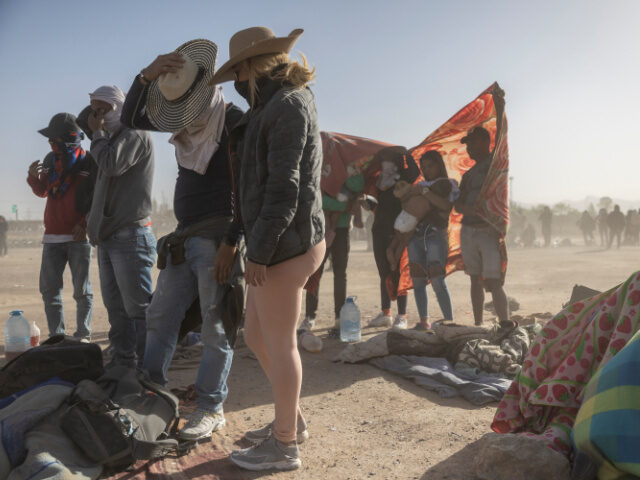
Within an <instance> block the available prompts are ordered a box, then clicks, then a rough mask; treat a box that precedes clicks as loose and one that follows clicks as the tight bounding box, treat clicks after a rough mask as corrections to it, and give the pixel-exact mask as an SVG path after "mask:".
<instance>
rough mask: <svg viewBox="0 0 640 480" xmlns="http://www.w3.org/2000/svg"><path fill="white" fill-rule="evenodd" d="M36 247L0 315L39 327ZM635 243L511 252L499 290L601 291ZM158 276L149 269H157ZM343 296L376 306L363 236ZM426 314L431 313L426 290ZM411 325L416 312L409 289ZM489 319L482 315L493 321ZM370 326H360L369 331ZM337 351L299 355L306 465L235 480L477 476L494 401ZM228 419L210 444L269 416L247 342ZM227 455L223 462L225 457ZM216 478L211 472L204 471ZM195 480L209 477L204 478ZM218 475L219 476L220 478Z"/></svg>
mask: <svg viewBox="0 0 640 480" xmlns="http://www.w3.org/2000/svg"><path fill="white" fill-rule="evenodd" d="M40 255H41V250H40V249H39V248H28V249H27V248H25V249H17V250H12V251H11V252H10V255H9V256H8V257H4V258H0V312H2V315H3V316H4V317H7V316H8V313H9V311H10V310H13V309H22V310H24V312H25V315H26V317H27V318H28V319H35V320H36V321H37V322H38V324H39V325H40V327H41V328H42V330H43V335H45V334H46V321H45V318H44V312H43V308H42V302H41V300H40V296H39V293H38V271H39V265H40ZM639 257H640V248H631V247H626V248H623V249H621V250H617V251H616V250H612V251H599V250H596V249H588V248H584V247H567V248H558V249H546V250H543V249H534V250H512V251H510V264H509V272H508V276H507V283H506V290H507V293H508V295H510V296H512V297H515V298H516V299H517V300H518V301H519V302H520V304H521V310H520V311H518V312H517V313H520V314H525V315H526V314H529V313H533V312H544V311H552V312H554V313H555V312H556V311H558V310H559V309H560V308H561V304H562V303H563V302H564V301H566V300H567V299H568V297H569V295H570V292H571V288H572V287H573V285H574V284H576V283H579V284H584V285H587V286H590V287H592V288H596V289H606V288H609V287H611V286H613V285H615V284H617V283H619V282H621V281H623V280H625V279H626V278H627V276H628V275H629V274H631V273H632V272H633V271H634V270H636V269H638V268H639V266H640V265H639V263H640V262H639V261H638V260H639ZM155 273H157V272H155ZM65 275H66V277H65V285H66V286H65V296H64V299H65V302H66V303H65V313H66V315H67V318H68V319H71V326H73V322H74V321H75V315H74V304H73V299H72V296H71V295H72V294H71V290H70V284H71V282H70V277H69V273H68V272H66V274H65ZM348 275H349V287H348V293H349V295H357V296H358V303H359V306H360V309H361V312H362V317H363V323H366V321H367V319H369V318H371V317H372V316H375V315H376V314H377V312H378V309H379V294H378V283H377V274H376V270H375V265H374V263H373V256H372V254H371V253H370V252H366V251H364V243H362V242H354V245H353V246H352V253H351V257H350V263H349V271H348ZM92 280H93V284H94V293H95V308H94V317H93V329H94V340H96V341H98V342H100V343H102V344H103V345H104V343H105V338H106V332H107V326H108V324H107V317H106V311H105V309H104V307H103V305H102V300H101V296H100V292H99V290H100V289H99V283H98V275H97V265H95V261H94V265H93V267H92ZM449 288H450V290H451V292H452V297H453V304H454V315H455V318H456V321H458V322H460V323H466V324H471V323H473V319H472V315H471V312H470V309H471V305H470V300H469V295H468V279H467V278H466V277H465V275H464V274H463V273H456V274H454V275H452V276H451V277H449ZM320 294H321V302H320V311H319V320H318V324H317V326H316V333H318V334H319V335H321V336H324V335H325V334H326V330H327V328H328V327H329V326H330V325H331V324H332V323H333V315H332V309H333V306H332V301H333V300H332V298H333V297H332V278H331V273H330V272H327V273H326V275H325V277H324V279H323V283H322V287H321V292H320ZM429 300H430V313H431V314H432V317H433V318H434V319H437V318H439V311H438V308H437V303H436V302H435V297H434V295H433V292H431V291H430V292H429ZM409 317H410V321H411V323H413V322H415V320H416V309H415V304H414V302H413V296H412V294H411V296H410V301H409ZM490 318H491V316H490V315H487V317H486V319H487V320H489V319H490ZM374 333H376V330H371V329H365V330H364V331H363V334H364V336H365V338H366V337H368V336H370V335H372V334H374ZM340 348H341V344H339V342H337V341H335V340H327V339H325V350H324V351H323V352H322V353H320V354H309V353H303V354H302V359H303V363H304V380H303V387H302V400H301V404H302V408H303V409H304V411H305V413H306V416H307V419H308V422H309V428H310V432H311V439H310V441H309V442H308V443H306V444H304V445H303V446H302V448H301V450H302V455H303V457H302V458H303V467H302V469H301V470H299V471H298V472H294V473H282V474H278V475H277V476H276V475H258V474H249V473H247V474H244V473H240V472H238V475H237V476H236V475H235V474H234V475H233V477H234V478H259V477H260V478H272V477H277V478H283V479H285V478H300V479H319V478H326V479H363V478H372V479H425V480H426V479H465V480H466V479H473V475H472V474H471V473H470V469H469V468H470V465H471V463H472V460H473V456H474V445H473V442H474V441H475V440H477V439H478V438H480V437H481V436H482V435H484V434H485V433H487V432H488V431H489V424H490V422H491V419H492V416H493V413H494V410H495V405H490V406H487V407H474V406H473V405H471V404H469V403H467V402H466V401H464V400H461V399H442V398H440V397H439V396H438V395H437V394H435V393H432V392H428V391H426V390H423V389H421V388H419V387H417V386H415V385H413V384H412V383H411V382H410V381H407V380H404V379H401V378H398V377H396V376H394V375H392V374H389V373H385V372H383V371H380V370H378V369H377V368H375V367H372V366H369V365H341V364H336V363H333V362H332V361H331V358H332V357H333V356H334V355H335V353H336V352H338V351H339V350H340ZM171 378H172V384H173V386H177V385H180V384H188V383H192V382H193V380H194V378H195V372H194V371H193V370H173V371H172V373H171ZM225 411H226V417H227V422H228V426H227V428H226V429H225V430H224V431H223V432H222V434H221V437H220V438H219V439H217V441H216V444H219V445H222V447H223V448H225V449H229V450H230V449H233V448H235V445H234V444H235V442H237V441H238V440H239V439H240V438H241V436H242V434H243V432H244V431H245V429H249V428H256V427H258V426H262V425H263V424H264V423H266V422H268V421H270V420H271V419H272V416H273V408H272V405H271V392H270V388H269V386H268V383H267V382H266V379H265V377H264V375H263V374H262V372H261V370H260V367H259V365H258V363H257V361H255V360H254V359H253V358H251V356H250V355H249V352H248V350H247V349H246V348H244V347H243V348H239V349H238V350H237V352H236V356H235V359H234V363H233V368H232V371H231V375H230V378H229V398H228V400H227V403H226V405H225ZM227 461H228V460H227ZM212 474H213V475H215V472H213V471H212ZM199 478H207V476H200V477H199ZM216 478H217V477H216Z"/></svg>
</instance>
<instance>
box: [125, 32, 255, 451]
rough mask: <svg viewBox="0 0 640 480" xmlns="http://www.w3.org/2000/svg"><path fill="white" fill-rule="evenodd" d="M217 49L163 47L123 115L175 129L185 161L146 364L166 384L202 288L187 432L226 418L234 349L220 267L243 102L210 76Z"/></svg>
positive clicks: (200, 431)
mask: <svg viewBox="0 0 640 480" xmlns="http://www.w3.org/2000/svg"><path fill="white" fill-rule="evenodd" d="M216 55H217V47H216V45H215V44H214V43H213V42H210V41H208V40H194V41H191V42H187V43H185V44H184V45H182V46H180V47H179V48H178V49H177V50H176V51H175V52H172V53H169V54H166V55H160V56H158V57H157V58H156V59H155V60H154V61H153V62H152V63H151V64H150V65H149V66H148V67H146V68H144V69H143V70H142V72H141V73H140V74H139V75H138V76H136V78H135V80H134V81H133V84H132V85H131V88H130V89H129V93H128V95H127V99H126V101H125V103H124V107H123V111H122V117H121V121H122V123H124V124H125V125H127V126H129V127H132V128H137V129H144V130H160V131H171V132H173V135H172V137H171V139H170V140H169V142H170V143H172V144H174V145H175V150H176V159H177V161H178V179H177V181H176V187H175V194H174V202H173V205H174V213H175V215H176V218H177V220H178V228H177V230H176V231H175V232H174V233H172V234H170V235H168V236H167V237H164V238H163V239H160V241H159V242H158V255H159V267H160V268H162V267H164V268H163V269H162V270H161V271H160V275H159V277H158V281H157V284H156V290H155V292H154V295H153V299H152V301H151V304H150V305H149V308H148V309H147V318H146V320H147V344H146V351H145V356H144V361H143V368H144V369H145V370H147V372H148V373H149V375H150V377H151V379H152V380H153V381H155V382H157V383H159V384H162V385H166V383H167V378H166V372H167V369H168V368H169V364H170V362H171V358H172V357H173V354H174V351H175V347H176V342H177V340H178V334H179V331H180V324H181V321H182V319H183V318H184V317H185V312H186V311H187V310H188V309H189V307H190V306H191V305H192V304H193V302H194V301H195V300H196V299H197V298H198V297H199V299H200V311H201V314H202V335H201V340H202V343H203V350H202V359H201V361H200V368H199V370H198V376H197V379H196V383H195V386H196V393H197V398H196V403H197V409H196V411H195V412H194V413H193V414H192V415H191V416H190V418H189V421H188V422H187V424H186V425H185V426H184V427H183V428H182V430H180V432H179V436H180V437H181V438H183V439H187V440H198V439H201V438H204V437H208V436H211V434H212V433H213V432H214V431H217V430H219V429H221V428H222V427H224V425H225V418H224V414H223V408H222V405H223V402H224V400H225V399H226V396H227V383H226V381H227V376H228V374H229V370H230V368H231V361H232V358H233V350H232V348H231V346H230V344H229V341H228V339H227V336H226V334H225V329H224V326H223V323H222V312H221V308H220V305H221V304H222V297H223V295H224V292H225V288H224V287H223V285H221V284H220V282H216V280H215V279H214V276H213V274H212V269H213V264H214V260H215V256H216V253H217V251H218V249H219V247H220V242H221V241H222V238H223V236H224V235H225V233H226V230H227V228H228V227H229V225H230V224H231V221H232V218H233V174H232V169H231V162H230V158H229V132H230V131H231V129H232V128H233V126H234V125H235V124H236V122H237V121H238V120H239V119H240V117H242V113H243V112H242V110H240V109H239V108H238V107H236V106H235V105H233V104H231V103H225V101H224V97H223V96H222V91H221V90H220V89H219V88H212V87H210V86H209V85H208V84H207V82H208V81H209V80H210V79H211V77H212V75H213V73H214V65H215V59H216ZM227 268H228V269H230V268H231V265H227V266H226V267H225V271H226V269H227ZM226 273H227V274H228V273H229V272H226ZM227 276H228V275H227Z"/></svg>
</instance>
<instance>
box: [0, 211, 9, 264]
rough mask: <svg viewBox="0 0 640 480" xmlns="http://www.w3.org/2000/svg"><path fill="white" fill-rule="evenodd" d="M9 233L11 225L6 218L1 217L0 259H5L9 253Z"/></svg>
mask: <svg viewBox="0 0 640 480" xmlns="http://www.w3.org/2000/svg"><path fill="white" fill-rule="evenodd" d="M8 231H9V223H8V222H7V219H6V218H4V217H3V216H2V215H0V257H4V256H5V255H7V253H8V252H9V242H8V241H7V232H8Z"/></svg>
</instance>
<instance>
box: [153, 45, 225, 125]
mask: <svg viewBox="0 0 640 480" xmlns="http://www.w3.org/2000/svg"><path fill="white" fill-rule="evenodd" d="M176 52H178V53H181V54H182V58H183V59H184V60H185V63H184V64H183V67H182V68H180V69H179V70H178V71H177V72H173V73H164V74H162V75H160V76H159V77H158V78H157V79H155V80H154V81H153V82H151V84H150V85H149V93H148V94H147V116H148V117H149V120H150V121H151V123H152V124H153V126H154V127H156V128H157V129H158V130H160V131H163V132H177V131H180V130H182V129H183V128H184V127H186V126H187V125H189V124H190V123H191V122H193V121H194V120H195V119H196V118H198V116H200V114H201V113H202V112H204V111H205V110H206V108H207V107H208V106H209V104H210V103H211V99H212V98H213V94H214V93H215V89H213V88H211V87H209V81H210V80H211V78H212V77H213V74H214V72H215V67H216V58H217V55H218V46H217V45H216V44H215V43H213V42H212V41H210V40H205V39H196V40H191V41H189V42H187V43H184V44H182V45H180V46H179V47H178V48H177V49H176Z"/></svg>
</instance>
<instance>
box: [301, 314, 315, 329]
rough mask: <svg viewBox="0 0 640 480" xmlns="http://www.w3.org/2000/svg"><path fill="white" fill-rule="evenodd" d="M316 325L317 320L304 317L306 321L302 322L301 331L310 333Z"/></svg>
mask: <svg viewBox="0 0 640 480" xmlns="http://www.w3.org/2000/svg"><path fill="white" fill-rule="evenodd" d="M315 324H316V319H315V318H313V317H308V316H307V317H304V320H302V323H301V324H300V328H299V330H306V331H307V332H310V331H311V329H312V328H313V327H314V325H315Z"/></svg>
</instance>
